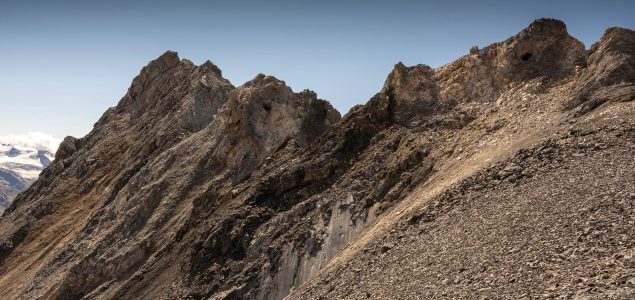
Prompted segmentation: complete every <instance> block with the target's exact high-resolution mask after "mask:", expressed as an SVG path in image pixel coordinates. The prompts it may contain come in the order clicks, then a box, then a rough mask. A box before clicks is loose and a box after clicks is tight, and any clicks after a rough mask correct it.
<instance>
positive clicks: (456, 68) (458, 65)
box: [435, 19, 586, 107]
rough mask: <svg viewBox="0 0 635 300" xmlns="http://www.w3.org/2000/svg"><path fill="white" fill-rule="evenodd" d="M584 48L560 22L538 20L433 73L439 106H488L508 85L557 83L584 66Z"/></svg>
mask: <svg viewBox="0 0 635 300" xmlns="http://www.w3.org/2000/svg"><path fill="white" fill-rule="evenodd" d="M585 56H586V51H585V48H584V44H582V43H581V42H580V41H578V40H576V39H575V38H573V37H572V36H570V35H569V34H568V33H567V30H566V26H565V24H564V23H563V22H562V21H559V20H554V19H539V20H536V21H534V22H533V23H531V24H530V25H529V26H528V27H527V28H525V29H523V30H522V31H520V32H519V33H518V34H516V35H515V36H513V37H511V38H509V39H507V40H505V41H503V42H500V43H494V44H492V45H490V46H487V47H485V48H483V49H480V50H475V51H471V53H470V54H468V55H465V56H463V57H461V58H459V59H458V60H456V61H454V62H451V63H449V64H447V65H444V66H441V67H439V68H437V69H435V79H436V80H437V83H438V85H439V91H440V98H441V101H442V103H443V104H446V105H447V106H449V107H451V106H453V105H455V104H457V103H467V102H490V101H493V100H495V99H496V98H497V97H498V96H499V95H500V91H501V90H502V89H504V88H505V86H506V85H508V84H510V83H512V82H520V81H526V80H530V79H532V78H536V77H540V76H543V77H548V78H551V79H553V80H559V79H562V78H564V77H566V76H569V75H572V74H574V73H575V69H576V67H577V66H580V65H584V64H585V62H584V60H585Z"/></svg>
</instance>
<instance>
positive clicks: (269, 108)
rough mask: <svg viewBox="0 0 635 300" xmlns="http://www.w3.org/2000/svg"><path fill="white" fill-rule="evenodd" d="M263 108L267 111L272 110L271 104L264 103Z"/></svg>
mask: <svg viewBox="0 0 635 300" xmlns="http://www.w3.org/2000/svg"><path fill="white" fill-rule="evenodd" d="M262 108H264V109H265V110H266V111H270V110H271V103H263V104H262Z"/></svg>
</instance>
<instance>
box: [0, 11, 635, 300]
mask: <svg viewBox="0 0 635 300" xmlns="http://www.w3.org/2000/svg"><path fill="white" fill-rule="evenodd" d="M633 45H635V33H633V32H632V31H630V30H627V29H620V28H611V29H609V30H608V31H607V32H606V34H605V35H604V36H603V37H602V39H601V40H600V41H599V42H598V43H597V44H596V45H594V46H593V47H592V48H591V50H590V51H588V52H587V51H586V50H585V49H584V45H582V44H581V43H580V42H578V41H577V40H575V39H574V38H573V37H571V36H569V35H568V33H567V31H566V27H565V25H564V24H563V23H562V22H560V21H557V20H551V19H540V20H537V21H535V22H534V23H532V24H531V25H529V27H527V28H526V29H524V30H523V31H521V32H520V33H519V34H517V35H516V36H514V37H512V38H510V39H508V40H506V41H503V42H501V43H496V44H493V45H491V46H489V47H486V48H483V49H481V50H477V51H473V52H472V53H471V54H469V55H466V56H464V57H461V58H459V59H458V60H456V61H454V62H452V63H449V64H447V65H445V66H442V67H440V68H436V69H433V68H430V67H428V66H426V65H417V66H413V67H406V66H404V65H403V64H397V65H395V68H394V70H393V71H392V72H391V73H390V74H389V75H388V78H387V79H386V82H385V85H384V87H383V88H382V90H381V91H380V92H379V93H377V94H376V95H375V96H374V97H373V98H372V99H371V100H370V101H369V102H368V103H367V104H365V105H363V106H357V107H354V108H353V109H352V110H351V111H350V112H349V113H348V114H346V116H344V117H343V118H342V119H341V120H340V116H339V113H337V112H336V111H335V110H334V109H333V108H332V107H331V106H330V104H328V102H326V101H324V100H319V99H317V96H316V95H315V93H313V92H310V91H304V92H301V93H293V92H292V91H291V90H290V89H289V88H288V87H286V86H285V84H284V82H283V81H280V80H278V79H276V78H273V77H271V76H265V75H258V76H256V78H254V79H253V80H251V81H249V82H247V83H245V84H244V85H243V86H241V87H238V88H234V87H233V86H232V85H231V84H230V83H229V82H228V81H227V80H225V79H223V78H222V76H221V72H220V70H218V68H217V67H215V66H214V65H213V64H211V63H209V62H208V63H205V64H203V65H201V66H195V65H193V64H192V63H191V62H189V61H187V60H180V59H179V58H178V57H177V56H176V54H175V53H173V52H167V53H166V54H164V55H162V56H161V57H160V58H158V59H157V60H155V61H153V62H151V63H150V64H149V65H148V66H146V67H145V68H144V69H143V70H142V71H141V74H140V75H139V76H138V77H137V78H135V80H134V81H133V84H132V86H131V87H130V89H129V91H128V93H127V94H126V96H124V98H123V99H122V100H121V101H120V103H119V104H118V106H117V107H115V108H112V109H109V110H108V111H107V112H106V113H105V114H104V116H103V117H102V118H101V119H100V120H99V122H98V123H97V124H96V125H95V128H94V130H93V131H92V132H91V133H90V134H89V135H88V136H86V137H84V138H82V139H74V138H70V137H69V138H67V139H65V141H64V142H63V143H62V145H61V146H60V149H59V150H58V152H57V154H56V159H55V161H54V162H53V164H51V166H49V167H48V168H47V169H46V170H45V171H44V172H43V173H42V175H41V177H40V179H39V180H38V181H37V182H36V183H35V184H34V185H33V186H32V187H31V188H29V189H28V190H27V191H26V192H25V193H23V194H21V195H20V196H19V197H18V198H17V199H16V201H15V202H14V204H13V205H12V206H11V207H10V209H9V210H7V213H6V215H5V216H4V217H2V219H0V291H2V293H3V294H5V295H11V296H12V297H13V298H21V297H24V298H57V299H75V298H81V297H85V298H91V299H92V298H99V299H102V298H103V299H112V298H118V299H119V298H122V299H127V298H151V299H154V298H188V297H189V298H195V299H199V298H228V299H231V298H244V299H279V298H283V297H285V296H287V295H289V293H291V294H290V295H289V297H290V298H321V297H327V298H342V297H350V298H356V297H360V298H366V297H373V296H374V297H377V298H392V297H397V296H402V297H405V298H408V297H413V296H422V297H423V296H424V295H425V296H428V297H452V296H457V297H476V296H475V295H476V294H475V293H472V292H470V291H472V290H471V289H472V288H474V289H476V290H480V289H484V290H482V291H481V292H482V293H483V294H488V295H490V296H499V297H505V295H509V296H520V295H519V294H520V293H521V292H519V289H517V288H515V287H516V286H517V285H523V284H525V286H526V287H527V288H526V291H525V293H526V294H527V295H530V296H532V297H533V296H540V295H541V294H542V293H543V290H545V289H544V288H543V286H542V285H541V284H546V283H547V282H548V281H547V280H546V279H545V278H540V277H539V276H540V275H539V273H540V272H539V271H543V270H550V271H552V273H553V274H552V275H551V277H550V278H547V279H551V280H553V281H555V282H558V285H555V287H554V288H552V289H550V290H549V292H550V293H553V294H564V295H567V294H568V293H570V292H571V291H573V288H572V286H573V284H574V283H575V284H578V282H575V277H576V276H575V275H572V274H574V272H573V270H576V272H577V270H578V269H576V268H577V267H578V266H580V265H583V263H584V262H585V259H588V261H591V262H594V263H599V262H600V261H604V260H607V259H608V258H609V257H613V256H614V255H622V258H624V259H627V260H625V261H619V262H618V263H613V265H612V266H613V267H614V268H613V269H612V270H614V271H615V272H613V273H611V275H609V278H610V279H612V278H613V277H615V278H618V277H619V278H620V279H619V282H618V283H620V282H624V284H622V285H620V286H618V285H617V284H616V285H607V286H603V289H602V290H599V289H597V288H596V289H593V288H591V289H588V290H584V289H583V290H581V291H578V290H576V291H575V292H579V295H580V296H589V297H592V296H594V295H596V293H600V292H601V293H604V294H603V295H608V296H612V295H615V296H616V297H618V296H625V295H628V294H629V293H631V292H632V290H633V287H632V285H629V284H631V283H630V281H629V280H630V279H629V278H630V277H628V276H630V275H628V274H631V273H632V272H633V271H634V270H635V268H633V265H632V263H631V262H632V257H631V256H628V255H629V254H628V253H630V252H629V251H632V249H633V245H632V244H631V243H629V242H628V240H627V241H626V242H627V243H624V242H623V243H622V244H619V241H621V240H620V239H621V237H622V236H628V235H629V234H631V231H629V228H631V227H628V226H629V225H630V224H631V223H630V222H632V218H630V214H629V213H628V212H629V210H628V209H629V205H630V202H628V201H630V200H629V199H630V198H629V197H631V194H630V193H631V192H629V191H628V189H629V188H632V180H629V178H632V175H633V173H632V171H631V170H632V168H631V166H630V165H629V163H631V164H632V157H633V153H635V152H634V151H633V150H634V149H633V142H634V141H633V135H632V133H633V128H634V126H635V124H633V118H632V115H633V101H632V100H633V98H635V88H634V87H635V80H634V75H635V72H633V66H634V65H635V62H634V59H635V55H634V53H633V49H634V48H633ZM587 158H589V160H590V162H587V161H586V159H587ZM567 169H568V170H570V171H571V172H567V171H566V170H567ZM601 172H613V173H614V174H619V176H616V177H614V178H611V177H606V176H596V177H593V176H592V175H593V174H602V173H601ZM576 174H579V175H576ZM590 179H593V182H592V184H586V185H585V182H588V181H589V180H590ZM565 184H569V185H570V186H571V188H569V187H567V186H566V185H565ZM583 186H584V187H583ZM598 189H607V190H608V192H607V193H605V194H606V195H608V196H609V197H608V198H606V197H600V196H599V194H598V195H593V194H591V195H589V193H590V191H595V190H598ZM611 189H612V190H611ZM585 191H588V192H585ZM517 192H522V194H518V193H517ZM546 195H549V196H552V195H558V196H561V197H559V198H558V201H552V199H551V198H550V197H547V196H546ZM602 195H604V194H602ZM585 196H588V197H586V198H585ZM589 197H590V198H591V200H588V201H587V202H585V203H577V202H576V201H582V200H581V199H587V198H589ZM612 199H615V201H611V200H612ZM604 204H610V205H613V206H614V207H615V208H611V207H608V206H607V208H606V209H608V210H609V211H610V212H611V213H610V214H603V215H601V216H600V217H601V218H600V219H599V220H600V221H601V222H599V223H593V222H591V223H589V225H583V224H585V223H583V222H584V221H582V220H583V217H585V216H587V215H588V213H589V212H588V211H587V210H590V209H594V207H601V206H602V205H604ZM602 209H604V208H602ZM596 211H601V212H603V210H601V209H600V210H597V209H596ZM567 212H570V213H571V215H572V216H581V217H580V218H573V217H569V219H567V218H565V217H563V216H564V215H566V213H567ZM585 214H587V215H585ZM483 215H485V216H483ZM576 220H577V221H579V222H578V223H576ZM527 222H528V223H531V224H537V225H540V226H542V227H531V226H527V228H525V229H523V230H521V231H518V230H517V229H518V226H519V224H525V223H527ZM602 222H612V223H615V224H614V225H611V227H610V228H609V227H606V226H604V225H602V224H604V223H602ZM612 223H611V224H612ZM580 226H582V227H584V226H587V227H589V226H590V228H591V229H588V230H587V229H585V228H587V227H584V228H583V230H587V231H589V234H593V235H594V236H600V235H601V234H595V233H594V232H595V231H596V230H597V231H598V232H600V233H601V232H602V230H605V232H607V233H608V236H609V237H607V239H610V243H611V244H609V246H606V247H605V248H603V250H602V251H597V249H595V250H592V251H591V250H589V251H591V252H592V253H591V254H592V255H595V256H592V257H591V256H583V255H579V256H577V257H576V258H572V259H571V260H564V259H562V258H559V259H561V260H562V261H560V263H559V264H546V263H543V264H541V262H543V261H541V259H543V258H544V259H547V258H549V257H551V256H549V255H550V254H552V252H553V251H561V252H558V253H562V252H563V251H566V250H562V249H564V248H565V246H568V244H567V243H574V245H573V246H572V247H573V248H575V249H578V248H579V249H590V248H592V247H593V245H592V244H593V243H599V240H598V241H587V240H585V238H586V237H583V238H582V239H581V240H577V239H575V240H572V239H569V238H565V237H568V235H567V234H570V233H571V232H572V231H573V232H575V230H576V228H578V227H580ZM545 227H549V228H550V230H551V231H548V230H546V229H545ZM607 228H608V229H607ZM514 230H516V231H514ZM606 230H608V231H606ZM611 230H612V231H611ZM479 234H482V236H483V237H482V238H473V236H477V235H479ZM528 240H529V241H533V240H536V241H544V242H545V244H541V243H539V242H536V243H535V245H534V244H533V243H530V244H531V245H534V246H535V247H529V246H526V245H525V244H523V242H525V241H528ZM498 241H500V242H501V245H497V244H496V242H498ZM613 242H615V243H617V244H612V243H613ZM505 243H506V244H505ZM565 244H566V245H565ZM451 245H456V247H454V248H451V247H450V246H451ZM515 247H520V248H521V249H520V250H514V249H515ZM474 249H476V251H478V252H476V253H480V254H481V255H479V256H473V253H475V252H474ZM567 249H569V248H567ZM510 251H511V252H510ZM580 251H583V250H580ZM507 252H510V253H509V254H507V255H508V257H509V259H513V263H508V264H505V263H504V261H503V260H501V259H500V254H501V253H507ZM418 253H429V255H425V256H421V257H419V256H418ZM585 253H586V252H585ZM569 254H570V253H569V252H567V253H566V254H562V255H569ZM591 254H589V255H591ZM558 257H559V256H558ZM589 257H591V258H589ZM616 257H617V256H616ZM25 258H26V259H25ZM620 259H621V258H620ZM460 262H462V263H461V265H464V266H458V264H459V263H460ZM527 263H529V265H528V267H529V268H534V267H535V266H538V269H532V270H534V271H525V270H524V269H523V268H525V267H524V266H525V265H527ZM596 266H597V265H596ZM618 267H619V268H618ZM541 268H542V269H541ZM592 268H596V267H595V266H594V265H593V264H590V266H586V265H584V266H583V267H582V269H580V272H583V271H584V272H586V271H587V270H591V269H592ZM442 269H448V270H449V271H448V273H440V272H439V270H442ZM463 269H465V270H463ZM477 270H483V271H478V272H477ZM488 271H491V272H490V273H487V272H488ZM456 272H458V273H460V274H458V273H456ZM629 272H630V273H629ZM618 273H619V274H620V275H615V274H618ZM401 274H403V275H401ZM461 274H465V275H461ZM490 274H491V276H490ZM518 274H520V275H518ZM437 275H438V276H437ZM468 275H469V276H468ZM464 277H469V280H471V281H467V279H465V278H464ZM414 278H417V280H415V279H414ZM457 278H458V281H457ZM446 279H447V285H445V283H444V285H439V284H438V281H439V280H440V281H442V282H446ZM512 279H514V281H511V280H512ZM593 280H595V279H592V280H590V281H589V280H587V281H585V284H586V283H592V282H593V283H595V281H593ZM602 280H604V279H602ZM455 282H456V283H455ZM502 282H507V283H508V284H502ZM569 283H571V284H569ZM620 284H621V283H620ZM492 285H493V286H494V287H492ZM488 287H489V289H487V288H488ZM593 287H594V288H595V287H596V286H593ZM443 295H445V296H443Z"/></svg>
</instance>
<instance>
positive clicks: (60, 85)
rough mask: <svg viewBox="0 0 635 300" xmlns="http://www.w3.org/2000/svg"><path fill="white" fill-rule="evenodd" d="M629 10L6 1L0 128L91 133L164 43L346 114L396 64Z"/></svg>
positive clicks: (234, 77)
mask: <svg viewBox="0 0 635 300" xmlns="http://www.w3.org/2000/svg"><path fill="white" fill-rule="evenodd" d="M633 11H635V3H633V2H629V1H603V2H597V3H596V2H593V1H558V2H556V1H533V2H530V1H527V2H523V3H509V2H506V1H484V2H479V3H475V2H472V1H454V2H450V3H437V2H428V1H423V2H421V1H395V2H391V3H385V2H382V1H337V2H335V1H321V2H313V1H274V2H269V3H262V2H256V1H234V2H232V3H223V2H221V3H215V2H199V1H185V2H181V3H178V4H174V3H168V2H161V1H158V2H157V1H152V2H150V1H138V2H135V3H128V2H124V1H109V2H104V3H98V2H95V1H92V2H87V1H58V2H57V3H51V2H46V1H30V2H28V3H22V2H19V1H2V2H1V3H0V36H2V37H3V38H4V39H3V46H2V47H0V60H1V61H2V69H1V70H2V71H0V91H2V92H0V136H5V135H10V134H14V135H21V134H26V133H27V132H44V133H46V134H51V135H53V136H55V137H56V138H63V137H64V136H66V135H73V136H76V137H81V136H84V135H85V134H86V133H88V132H89V131H90V129H91V128H92V126H93V124H94V123H95V122H96V121H97V120H98V118H99V117H100V116H101V114H102V113H103V112H104V111H105V110H106V109H107V108H108V107H111V106H114V105H116V104H117V102H118V101H119V100H120V99H121V97H122V96H123V95H124V94H125V93H126V90H127V88H128V86H129V85H130V82H131V81H132V79H133V78H134V76H136V75H137V74H138V72H139V70H141V68H142V67H143V66H145V65H146V64H147V63H148V62H149V61H150V60H152V59H154V58H156V57H158V56H159V55H161V54H162V53H164V52H165V51H166V50H173V51H177V52H178V53H179V56H180V57H181V58H187V59H189V60H192V61H193V62H194V63H196V64H201V63H203V62H204V61H206V60H208V59H209V60H211V61H212V62H213V63H214V64H216V65H218V66H219V67H220V69H221V70H222V71H223V76H224V77H225V78H227V79H229V80H230V81H231V82H232V84H234V85H235V86H239V85H241V84H243V83H244V82H246V81H248V80H250V79H251V78H253V77H254V76H255V75H256V74H258V73H265V74H269V75H273V76H276V77H277V78H279V79H281V80H284V81H285V82H286V83H287V84H288V85H289V86H290V87H291V88H292V89H293V90H294V91H296V92H297V91H301V90H303V89H311V90H314V91H316V92H317V94H318V97H320V98H322V99H326V100H329V101H330V102H331V103H332V104H333V106H335V107H336V108H337V109H338V110H339V111H340V112H341V113H342V114H345V113H346V112H347V111H348V109H349V108H350V107H352V106H353V105H356V104H363V103H366V102H367V100H368V99H369V98H370V97H371V96H372V95H373V94H375V93H376V92H378V91H379V90H380V89H381V86H382V84H383V81H384V79H385V78H386V76H387V75H388V72H389V71H390V70H391V69H392V67H393V65H394V64H395V63H397V62H399V61H402V62H403V63H404V64H406V65H414V64H419V63H423V64H428V65H430V66H432V67H437V66H439V65H442V64H445V63H448V62H450V61H452V60H454V59H456V58H458V57H460V56H461V55H464V54H467V53H468V51H469V48H470V47H472V46H475V45H478V46H479V47H484V46H487V45H489V44H491V43H493V42H497V41H502V40H504V39H506V38H508V37H510V36H512V35H514V34H516V33H517V32H518V31H520V30H522V29H523V28H524V27H526V26H527V25H528V24H529V23H531V22H532V21H533V20H535V19H537V18H540V17H550V18H557V19H560V20H563V21H564V22H565V23H566V24H567V28H568V31H569V33H570V34H571V35H572V36H574V37H576V38H577V39H579V40H580V41H582V42H583V43H584V44H585V45H586V47H587V48H588V47H590V46H591V44H592V43H594V42H595V41H597V40H598V39H599V38H600V36H601V35H602V34H603V32H604V31H605V30H606V28H608V27H610V26H620V27H626V28H630V29H633V28H635V18H633V16H632V14H633V13H632V12H633ZM474 24H478V26H475V25H474Z"/></svg>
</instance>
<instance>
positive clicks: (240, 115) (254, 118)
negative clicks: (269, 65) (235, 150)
mask: <svg viewBox="0 0 635 300" xmlns="http://www.w3.org/2000/svg"><path fill="white" fill-rule="evenodd" d="M221 115H223V118H226V121H225V122H226V123H227V124H235V125H236V126H237V128H242V129H243V130H244V131H245V135H247V136H250V137H253V138H254V140H255V141H256V142H257V143H258V144H259V145H261V146H262V147H263V148H264V149H265V150H266V151H272V150H273V149H275V148H277V147H278V146H279V145H280V144H281V143H282V142H284V140H285V139H286V138H288V137H291V138H293V139H294V140H296V141H297V142H298V143H299V144H300V145H301V146H302V147H305V146H306V145H308V143H309V142H311V141H312V140H313V139H314V138H316V137H317V136H318V135H321V134H322V133H323V132H324V130H325V129H326V128H327V127H329V126H331V125H332V124H334V123H336V122H337V121H339V119H340V115H339V113H338V112H337V111H336V110H335V109H334V108H333V107H332V106H331V105H330V104H329V103H328V102H326V101H323V100H318V99H317V95H316V94H315V93H314V92H313V93H311V92H306V91H305V92H301V93H298V94H295V93H294V92H293V91H292V90H291V88H289V87H288V86H286V84H285V82H284V81H282V80H279V79H277V78H275V77H273V76H267V75H264V74H258V75H257V76H256V77H255V78H254V79H252V80H250V81H248V82H246V83H245V84H243V85H242V86H241V87H239V88H237V89H236V90H235V91H233V92H232V93H231V95H230V99H229V100H228V103H227V105H226V106H225V107H223V111H222V112H221Z"/></svg>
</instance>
